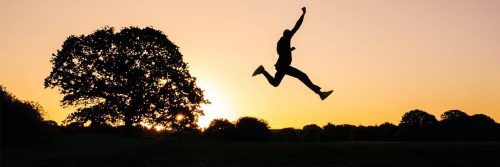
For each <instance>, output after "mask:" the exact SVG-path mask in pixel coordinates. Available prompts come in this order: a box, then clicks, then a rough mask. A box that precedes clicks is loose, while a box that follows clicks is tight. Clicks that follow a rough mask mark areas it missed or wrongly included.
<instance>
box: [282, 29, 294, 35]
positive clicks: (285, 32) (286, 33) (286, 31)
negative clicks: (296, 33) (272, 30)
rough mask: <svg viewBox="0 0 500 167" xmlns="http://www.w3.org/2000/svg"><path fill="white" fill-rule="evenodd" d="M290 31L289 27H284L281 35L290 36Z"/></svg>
mask: <svg viewBox="0 0 500 167" xmlns="http://www.w3.org/2000/svg"><path fill="white" fill-rule="evenodd" d="M291 33H292V32H291V31H290V30H289V29H286V30H285V31H283V36H284V37H286V36H290V35H292V34H291Z"/></svg>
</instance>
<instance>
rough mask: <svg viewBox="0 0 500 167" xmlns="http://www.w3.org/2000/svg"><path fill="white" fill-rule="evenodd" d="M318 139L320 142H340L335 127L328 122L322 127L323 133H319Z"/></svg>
mask: <svg viewBox="0 0 500 167" xmlns="http://www.w3.org/2000/svg"><path fill="white" fill-rule="evenodd" d="M320 138H321V140H322V141H334V140H340V138H339V136H338V132H337V129H336V128H335V125H334V124H332V123H330V122H329V123H327V124H326V125H325V126H323V131H321V134H320Z"/></svg>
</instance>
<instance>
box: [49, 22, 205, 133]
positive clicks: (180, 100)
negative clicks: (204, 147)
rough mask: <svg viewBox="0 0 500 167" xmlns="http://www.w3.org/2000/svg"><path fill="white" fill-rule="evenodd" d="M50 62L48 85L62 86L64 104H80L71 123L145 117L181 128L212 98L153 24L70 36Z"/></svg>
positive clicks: (128, 121) (189, 124)
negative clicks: (198, 85)
mask: <svg viewBox="0 0 500 167" xmlns="http://www.w3.org/2000/svg"><path fill="white" fill-rule="evenodd" d="M51 63H52V65H53V68H52V72H51V73H50V75H49V76H48V77H47V78H45V87H46V88H55V87H57V88H59V89H58V90H59V91H60V93H62V94H63V95H64V98H63V99H62V101H61V103H62V105H63V106H64V107H66V106H76V107H77V111H76V112H74V113H72V114H71V115H69V116H68V118H67V119H66V120H65V122H66V123H71V122H77V123H81V124H83V123H87V122H91V124H111V125H121V124H123V123H124V124H125V127H126V128H127V129H130V128H131V127H132V126H133V125H137V124H138V123H140V122H144V123H149V124H152V125H162V126H165V127H168V128H172V129H174V130H177V131H180V130H182V128H184V127H193V126H196V122H197V118H198V116H200V115H203V111H202V110H201V109H200V104H202V103H208V101H207V100H206V99H205V98H204V96H203V91H202V90H201V89H200V88H198V87H197V85H196V79H195V78H194V77H192V76H191V75H190V74H189V71H188V66H187V64H186V63H184V62H183V55H182V54H181V53H180V52H179V50H178V47H177V46H176V45H175V44H174V43H172V42H171V41H170V40H169V39H168V38H167V36H166V35H165V34H163V33H162V32H161V31H159V30H155V29H153V28H150V27H147V28H137V27H127V28H123V29H122V30H121V31H119V32H115V31H114V28H112V27H104V28H102V29H99V30H97V31H95V32H94V33H92V34H89V35H80V36H74V35H72V36H69V37H68V38H67V39H66V41H64V43H63V45H62V49H61V50H58V51H57V53H55V54H53V57H52V60H51ZM179 118H181V119H179Z"/></svg>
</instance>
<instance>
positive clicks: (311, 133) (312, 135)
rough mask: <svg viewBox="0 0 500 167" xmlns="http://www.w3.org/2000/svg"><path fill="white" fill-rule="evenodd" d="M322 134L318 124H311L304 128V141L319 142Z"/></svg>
mask: <svg viewBox="0 0 500 167" xmlns="http://www.w3.org/2000/svg"><path fill="white" fill-rule="evenodd" d="M321 132H322V129H321V127H319V126H318V125H316V124H309V125H306V126H304V127H303V128H302V140H303V141H318V140H319V136H320V134H321Z"/></svg>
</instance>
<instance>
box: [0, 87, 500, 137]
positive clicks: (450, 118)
mask: <svg viewBox="0 0 500 167" xmlns="http://www.w3.org/2000/svg"><path fill="white" fill-rule="evenodd" d="M43 115H44V112H43V109H42V107H41V106H40V105H39V104H37V103H36V102H31V101H22V100H19V99H17V98H16V97H15V96H13V95H12V94H10V93H8V92H7V91H6V90H5V88H4V87H2V86H1V85H0V118H1V126H0V127H1V131H0V132H1V134H0V136H1V144H2V147H5V146H11V145H26V144H36V143H40V141H44V140H46V139H50V138H51V137H52V136H55V135H58V134H70V133H107V134H117V135H124V134H127V133H126V132H127V130H126V128H125V127H124V126H111V125H107V124H89V125H88V126H84V125H83V124H79V123H69V124H66V125H64V126H60V125H58V124H57V123H56V122H54V121H51V120H44V118H43ZM132 130H133V136H137V137H150V138H164V137H176V138H179V137H181V138H183V137H184V138H185V137H192V138H207V139H217V140H229V141H277V142H318V141H430V140H432V141H493V140H495V141H498V140H500V124H498V123H496V122H495V121H494V120H493V119H492V118H490V117H489V116H487V115H483V114H475V115H468V114H467V113H465V112H462V111H460V110H450V111H447V112H444V113H443V114H442V115H441V119H440V120H437V119H436V117H435V116H433V115H431V114H429V113H427V112H425V111H422V110H412V111H409V112H407V113H405V114H404V115H403V116H402V118H401V121H400V123H399V124H398V125H395V124H392V123H383V124H381V125H376V126H354V125H349V124H341V125H335V124H332V123H328V124H326V125H324V126H318V125H316V124H310V125H306V126H304V127H303V128H302V129H295V128H284V129H274V130H272V129H270V127H269V124H268V123H267V121H265V120H262V119H258V118H254V117H242V118H240V119H238V120H237V121H235V122H231V121H228V120H227V119H215V120H213V121H211V123H210V125H209V126H208V127H207V128H206V129H204V130H201V128H199V127H187V128H183V129H182V131H178V130H174V129H163V130H157V129H154V128H147V127H144V126H135V127H133V129H132Z"/></svg>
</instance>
